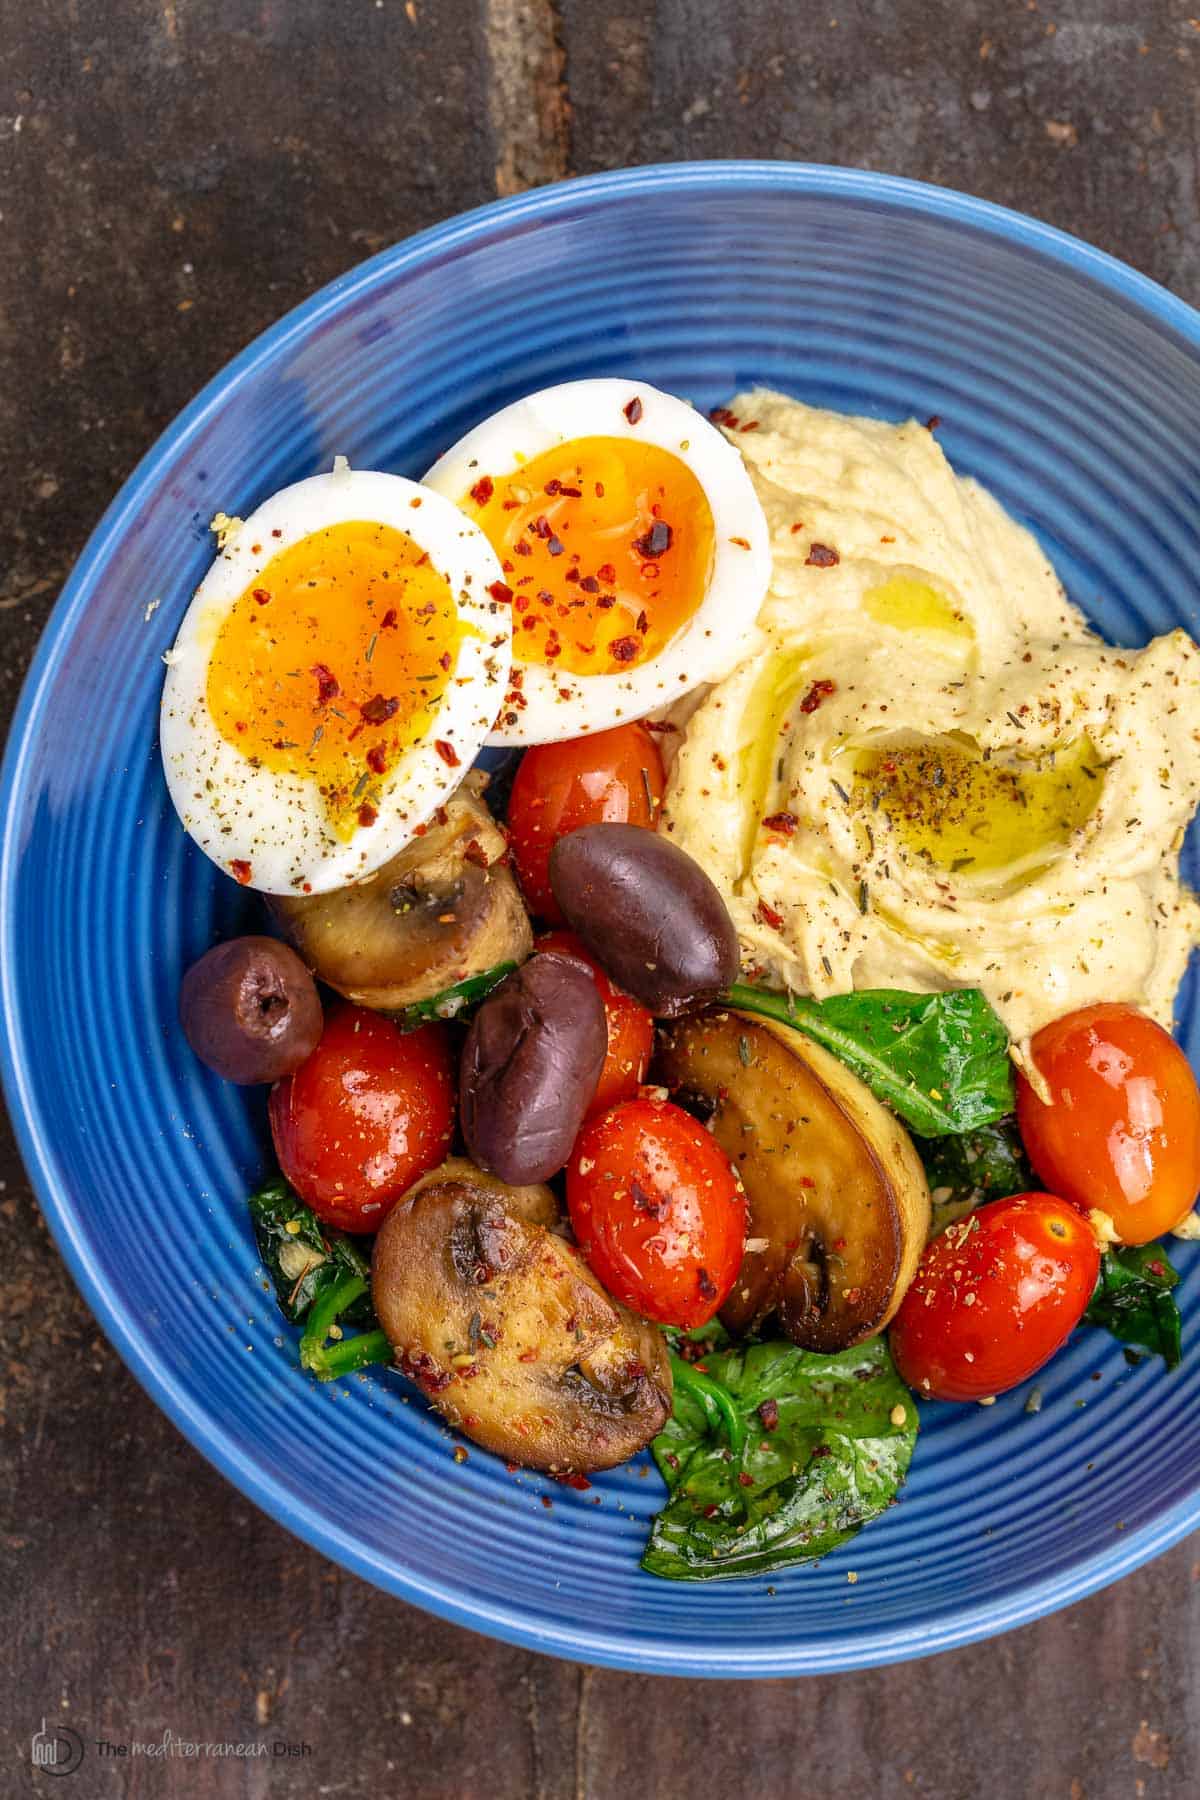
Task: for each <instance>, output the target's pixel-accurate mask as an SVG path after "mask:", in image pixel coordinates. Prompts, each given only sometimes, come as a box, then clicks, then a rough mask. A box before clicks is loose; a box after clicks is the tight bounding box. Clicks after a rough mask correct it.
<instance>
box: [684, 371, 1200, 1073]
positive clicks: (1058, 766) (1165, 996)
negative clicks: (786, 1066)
mask: <svg viewBox="0 0 1200 1800" xmlns="http://www.w3.org/2000/svg"><path fill="white" fill-rule="evenodd" d="M730 418H731V419H732V420H733V421H734V422H731V423H729V425H728V429H729V434H730V436H731V438H732V440H733V441H734V442H735V443H736V444H737V446H738V448H739V449H740V450H741V452H742V454H743V456H744V457H745V459H746V461H747V464H748V465H749V468H750V470H751V473H752V476H753V478H754V483H755V487H756V489H757V491H758V495H759V498H760V499H761V501H762V504H763V508H764V510H765V512H766V516H767V521H768V524H769V526H770V530H771V544H772V553H773V561H774V572H773V575H772V580H771V585H770V588H769V590H768V593H767V597H766V600H765V602H764V605H763V608H762V611H761V612H760V614H759V620H758V626H759V641H758V643H757V646H756V647H755V649H754V650H753V652H752V653H751V655H750V656H749V657H748V658H747V660H746V661H744V662H743V663H742V664H741V665H740V666H739V667H738V668H736V669H735V670H734V671H733V672H732V673H731V674H730V675H729V676H728V677H727V678H726V679H725V680H724V681H722V682H720V683H719V684H718V685H717V686H716V687H714V688H712V689H711V690H709V692H708V694H707V696H706V697H705V698H704V700H703V701H702V702H701V704H700V705H699V707H697V708H696V709H695V710H694V711H692V712H691V716H690V717H689V718H687V720H686V723H685V724H684V726H683V731H682V736H681V737H680V738H679V739H678V740H675V741H676V742H677V743H678V746H679V747H678V749H677V752H676V754H675V757H674V761H673V764H672V768H671V774H670V780H669V784H668V790H667V795H666V800H665V805H664V822H665V828H666V829H667V830H668V831H670V832H672V833H673V834H674V836H675V838H676V840H677V841H678V842H679V843H681V844H682V845H683V847H684V848H685V849H687V850H688V851H690V852H691V854H692V855H693V856H695V857H696V858H697V859H698V860H699V862H700V863H701V864H702V866H703V867H704V868H705V869H706V870H707V871H708V873H709V874H710V876H711V877H712V878H713V880H714V881H715V882H716V883H717V885H718V887H719V888H720V889H721V892H722V894H723V896H724V898H725V900H726V902H727V904H728V906H729V908H730V911H731V913H732V915H733V918H734V921H735V923H736V925H737V928H738V932H739V935H740V938H741V943H742V951H743V958H744V962H745V964H746V966H747V968H748V970H750V971H751V972H752V973H753V974H755V975H757V976H759V977H761V978H763V979H765V980H767V981H769V982H771V983H772V984H774V985H778V986H781V987H790V988H793V989H795V990H796V991H798V992H801V993H809V994H813V995H815V996H817V997H818V998H824V997H826V996H828V995H830V994H839V993H845V992H847V991H849V990H850V989H852V988H862V987H899V988H908V989H914V990H918V991H922V992H928V991H936V990H939V989H943V988H948V987H968V986H972V987H973V986H978V987H980V988H982V989H983V991H984V993H985V994H986V995H987V997H988V999H989V1000H990V1001H991V1002H992V1004H993V1006H994V1007H995V1008H996V1010H997V1012H998V1013H999V1014H1000V1016H1001V1018H1002V1019H1003V1020H1004V1022H1005V1024H1006V1026H1007V1027H1008V1030H1009V1032H1010V1034H1011V1036H1012V1037H1013V1038H1014V1039H1017V1040H1024V1039H1026V1038H1027V1037H1028V1036H1029V1035H1030V1034H1031V1033H1032V1032H1034V1031H1036V1030H1037V1029H1038V1028H1039V1026H1041V1025H1043V1024H1045V1023H1046V1022H1048V1021H1049V1020H1050V1019H1053V1018H1056V1017H1058V1016H1059V1015H1061V1014H1063V1013H1066V1012H1071V1011H1073V1010H1074V1009H1075V1008H1077V1007H1081V1006H1086V1005H1089V1004H1091V1003H1092V1002H1094V1001H1099V1000H1124V1001H1129V1002H1132V1003H1133V1004H1135V1005H1138V1006H1141V1007H1144V1008H1145V1009H1146V1010H1147V1011H1148V1012H1150V1013H1151V1014H1152V1015H1153V1016H1154V1017H1155V1018H1157V1019H1158V1020H1160V1021H1161V1022H1162V1023H1163V1024H1164V1025H1167V1026H1169V1025H1170V1023H1171V1010H1172V1005H1173V1001H1174V996H1175V991H1176V989H1177V987H1178V985H1179V982H1180V980H1181V978H1182V976H1183V973H1184V970H1185V967H1186V965H1187V960H1188V956H1189V954H1190V951H1191V949H1192V947H1193V945H1194V944H1196V943H1197V942H1198V941H1200V904H1198V903H1197V900H1196V898H1195V897H1194V896H1193V895H1192V894H1191V893H1190V892H1189V891H1188V890H1187V889H1186V888H1184V887H1182V886H1181V884H1180V881H1179V873H1178V864H1179V850H1180V846H1181V845H1182V842H1183V836H1184V832H1185V830H1186V827H1187V823H1188V821H1189V819H1190V818H1191V816H1192V814H1193V812H1194V811H1195V809H1196V806H1197V804H1198V802H1200V650H1198V649H1197V646H1196V645H1195V643H1193V641H1192V640H1191V638H1189V637H1188V636H1187V635H1186V634H1185V633H1184V632H1182V631H1174V632H1171V633H1169V634H1168V635H1167V636H1165V637H1160V638H1156V639H1155V640H1154V641H1153V642H1152V643H1151V644H1150V645H1148V647H1147V648H1146V649H1144V650H1141V651H1125V650H1120V649H1113V648H1111V647H1109V646H1107V645H1105V644H1103V643H1102V642H1101V641H1100V640H1099V639H1098V638H1096V637H1095V636H1093V634H1092V633H1091V632H1090V630H1089V629H1088V626H1087V624H1086V622H1085V620H1084V619H1083V617H1082V615H1081V614H1080V613H1079V612H1078V611H1077V610H1076V609H1075V608H1074V607H1073V606H1072V605H1071V604H1070V603H1069V601H1068V600H1067V598H1066V596H1065V594H1064V592H1063V589H1062V587H1061V585H1060V583H1059V581H1058V578H1057V576H1056V575H1055V573H1054V570H1053V568H1052V567H1051V566H1050V563H1049V562H1048V560H1047V558H1046V555H1045V553H1044V551H1043V550H1042V549H1041V547H1040V546H1039V544H1038V543H1037V542H1036V540H1035V539H1034V538H1033V536H1032V535H1031V534H1030V533H1029V532H1028V531H1026V530H1025V529H1024V528H1023V527H1021V526H1020V525H1018V524H1016V522H1015V521H1014V520H1013V519H1011V518H1009V516H1008V515H1007V513H1006V512H1005V511H1004V510H1003V508H1002V507H1001V506H1000V505H999V504H998V502H997V501H996V500H994V499H993V498H992V497H991V495H990V494H988V493H987V492H986V491H985V490H984V489H983V488H981V487H979V486H978V485H977V484H976V483H975V482H974V481H970V480H967V479H964V478H963V477H961V476H958V475H956V474H955V473H954V471H953V470H952V469H951V467H950V465H949V463H948V462H947V461H946V458H945V456H944V455H943V454H942V451H941V449H940V448H939V446H938V443H937V441H936V438H935V437H934V435H933V433H932V432H931V431H929V430H927V429H926V428H925V427H924V426H922V425H918V424H916V423H913V422H910V423H908V424H905V425H890V424H884V423H880V422H878V421H875V420H871V419H856V418H849V417H845V416H843V415H841V414H837V413H830V412H823V411H818V410H814V409H813V408H811V407H807V406H803V405H801V404H800V403H799V402H798V401H794V400H789V399H787V398H786V397H784V396H783V395H780V394H774V393H770V392H766V391H762V390H760V391H756V392H754V393H750V394H746V395H742V396H740V397H739V398H738V399H736V400H735V401H734V402H733V403H732V408H731V415H730ZM752 421H755V422H756V423H755V424H754V428H753V429H752V430H750V431H747V430H745V429H741V427H744V426H746V425H748V424H750V423H751V422H752ZM682 717H683V713H682V711H681V714H680V719H682ZM669 741H670V740H668V742H669Z"/></svg>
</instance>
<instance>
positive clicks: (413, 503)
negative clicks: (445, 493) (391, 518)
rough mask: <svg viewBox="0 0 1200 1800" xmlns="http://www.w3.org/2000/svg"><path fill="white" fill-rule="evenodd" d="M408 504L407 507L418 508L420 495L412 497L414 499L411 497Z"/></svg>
mask: <svg viewBox="0 0 1200 1800" xmlns="http://www.w3.org/2000/svg"><path fill="white" fill-rule="evenodd" d="M408 504H409V505H410V506H411V507H414V508H415V507H418V506H420V504H421V497H420V495H419V494H417V495H414V497H413V498H412V499H411V500H410V501H409V503H408Z"/></svg>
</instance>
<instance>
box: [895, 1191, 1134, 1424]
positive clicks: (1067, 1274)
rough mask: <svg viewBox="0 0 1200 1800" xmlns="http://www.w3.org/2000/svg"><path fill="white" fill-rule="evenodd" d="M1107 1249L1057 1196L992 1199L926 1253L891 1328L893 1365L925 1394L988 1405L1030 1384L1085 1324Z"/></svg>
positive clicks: (945, 1232)
mask: <svg viewBox="0 0 1200 1800" xmlns="http://www.w3.org/2000/svg"><path fill="white" fill-rule="evenodd" d="M1099 1273H1100V1247H1099V1245H1098V1244H1097V1242H1096V1238H1095V1235H1094V1233H1093V1231H1092V1228H1091V1226H1090V1225H1089V1224H1088V1222H1087V1220H1086V1219H1085V1218H1084V1216H1083V1214H1082V1213H1081V1212H1080V1211H1079V1209H1078V1208H1077V1207H1074V1206H1072V1205H1071V1204H1070V1203H1069V1201H1066V1200H1060V1199H1058V1198H1057V1196H1056V1195H1054V1194H1015V1195H1014V1196H1013V1197H1012V1199H1010V1200H992V1201H990V1202H989V1204H988V1205H987V1206H981V1207H979V1208H978V1209H977V1210H976V1211H975V1212H973V1213H968V1215H967V1217H966V1218H965V1219H960V1220H959V1221H958V1222H957V1223H956V1224H954V1225H949V1226H947V1228H946V1230H945V1231H943V1232H942V1234H941V1236H940V1237H936V1238H934V1240H933V1242H932V1243H931V1244H929V1245H927V1246H926V1249H925V1252H924V1254H923V1255H922V1257H921V1260H920V1262H919V1264H918V1265H917V1273H916V1275H915V1277H914V1278H913V1282H912V1286H911V1287H910V1288H909V1290H908V1292H907V1293H906V1294H905V1296H904V1299H903V1300H902V1301H901V1303H900V1310H899V1312H898V1313H897V1314H896V1317H895V1318H894V1319H893V1320H892V1324H891V1330H890V1342H891V1348H892V1356H893V1358H894V1359H895V1363H896V1367H897V1369H899V1371H900V1374H901V1376H902V1377H903V1379H904V1380H905V1381H906V1382H907V1383H908V1385H909V1387H911V1388H915V1389H916V1391H917V1393H918V1394H927V1395H930V1396H931V1397H932V1398H933V1399H935V1400H983V1399H986V1398H987V1397H988V1396H989V1395H991V1394H1003V1393H1004V1392H1005V1391H1006V1390H1007V1389H1008V1388H1011V1387H1016V1386H1017V1384H1018V1382H1021V1381H1024V1380H1026V1379H1027V1377H1028V1376H1030V1375H1032V1374H1033V1373H1034V1372H1035V1371H1036V1370H1037V1369H1040V1368H1041V1366H1042V1364H1043V1363H1045V1362H1048V1361H1049V1360H1050V1358H1051V1357H1052V1356H1053V1355H1054V1352H1055V1351H1056V1350H1058V1349H1060V1348H1061V1347H1062V1345H1063V1344H1064V1343H1065V1342H1066V1340H1067V1338H1068V1337H1069V1336H1070V1334H1071V1332H1072V1331H1073V1330H1074V1329H1075V1327H1076V1325H1078V1323H1079V1321H1080V1319H1081V1318H1082V1317H1083V1315H1084V1312H1085V1310H1086V1308H1087V1303H1088V1301H1089V1300H1090V1299H1091V1297H1092V1290H1093V1289H1094V1287H1095V1285H1096V1278H1097V1276H1098V1275H1099Z"/></svg>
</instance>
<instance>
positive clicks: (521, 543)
mask: <svg viewBox="0 0 1200 1800" xmlns="http://www.w3.org/2000/svg"><path fill="white" fill-rule="evenodd" d="M513 551H514V552H515V554H516V555H517V556H532V555H533V551H532V550H531V549H530V547H529V545H528V544H527V543H526V542H525V539H524V538H519V539H518V541H517V542H516V543H515V544H514V545H513Z"/></svg>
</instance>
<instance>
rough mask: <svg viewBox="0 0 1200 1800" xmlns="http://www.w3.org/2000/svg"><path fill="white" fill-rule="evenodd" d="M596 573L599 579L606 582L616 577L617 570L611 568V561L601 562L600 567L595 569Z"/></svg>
mask: <svg viewBox="0 0 1200 1800" xmlns="http://www.w3.org/2000/svg"><path fill="white" fill-rule="evenodd" d="M596 574H597V576H598V577H599V579H600V580H601V581H603V582H606V583H607V582H610V581H615V580H616V579H617V571H616V570H615V569H614V568H613V566H612V564H611V563H601V564H600V567H599V568H598V569H597V570H596Z"/></svg>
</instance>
